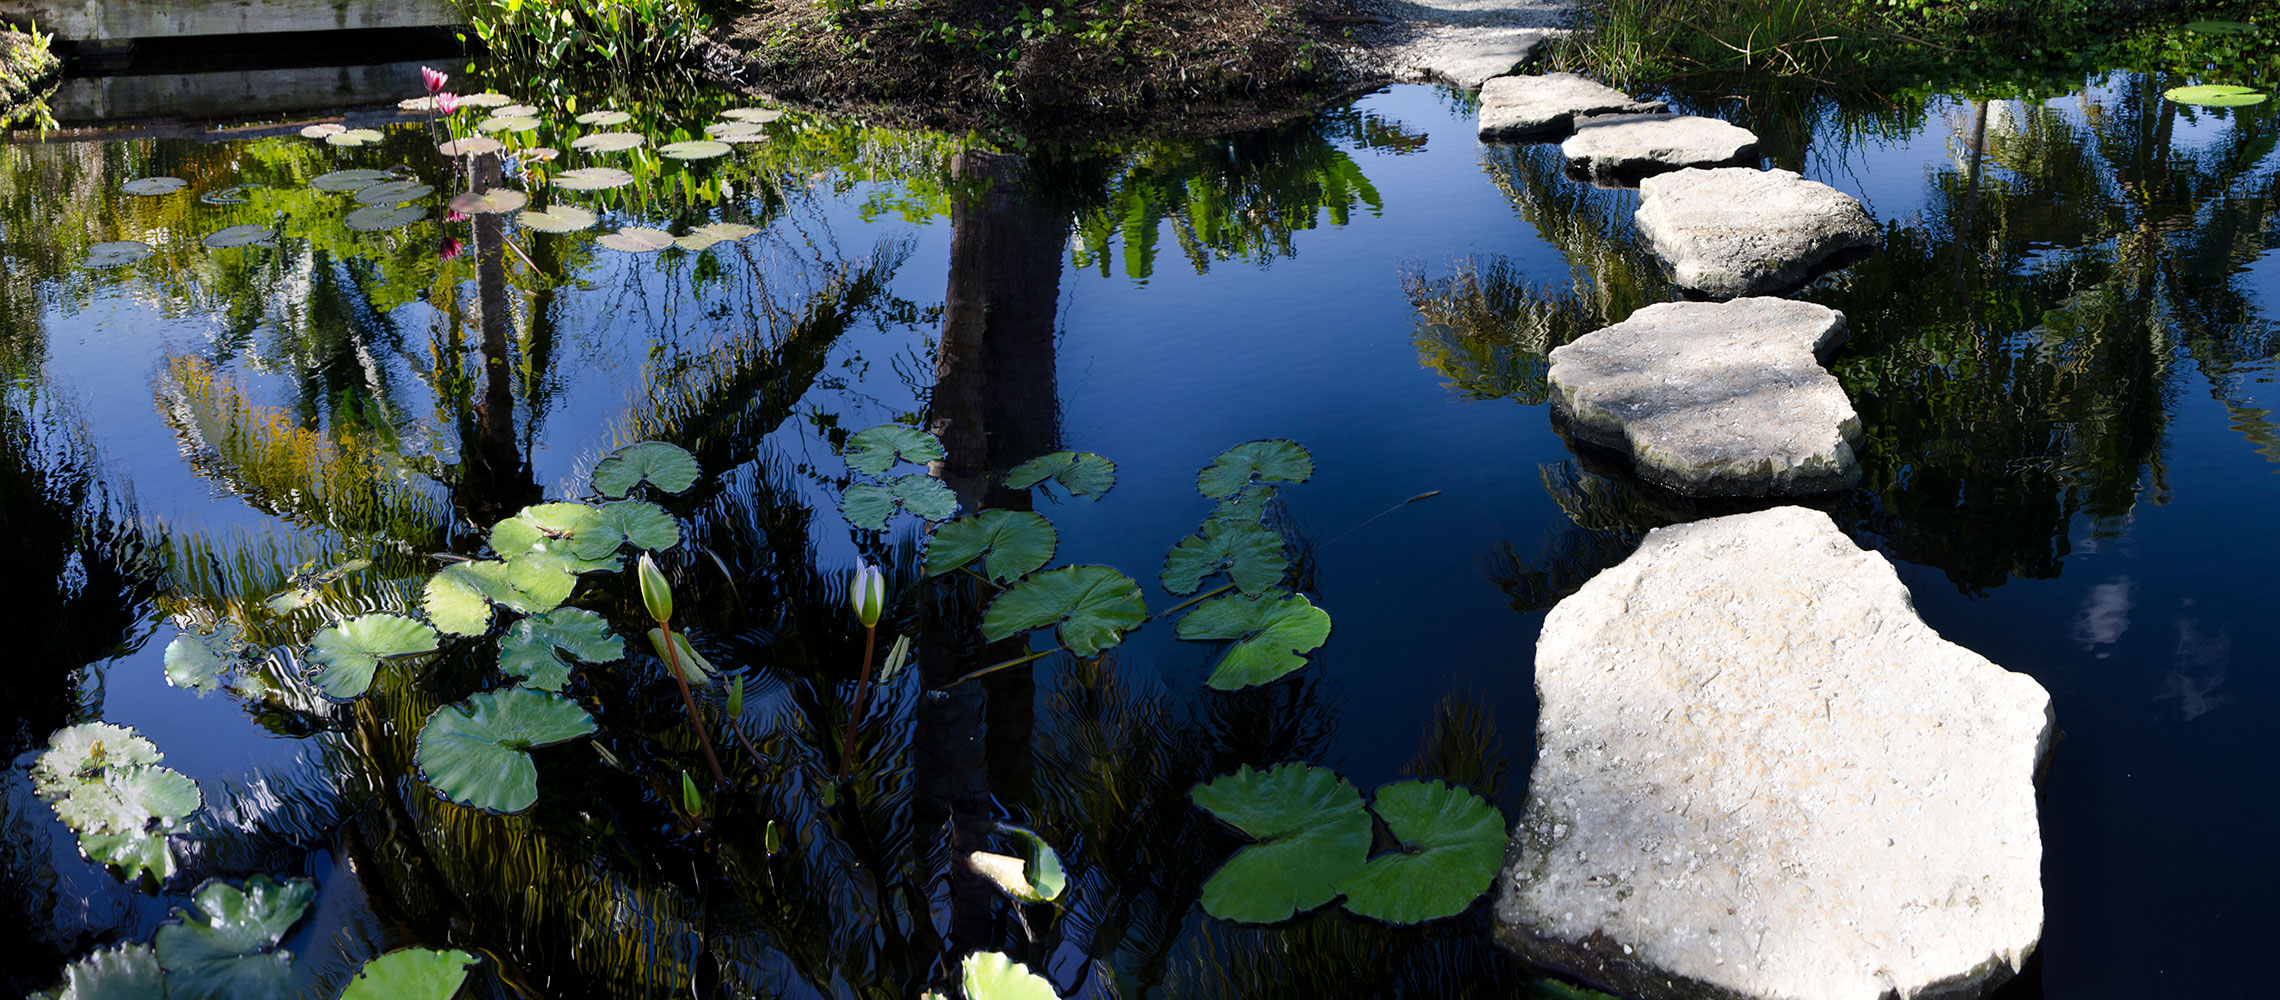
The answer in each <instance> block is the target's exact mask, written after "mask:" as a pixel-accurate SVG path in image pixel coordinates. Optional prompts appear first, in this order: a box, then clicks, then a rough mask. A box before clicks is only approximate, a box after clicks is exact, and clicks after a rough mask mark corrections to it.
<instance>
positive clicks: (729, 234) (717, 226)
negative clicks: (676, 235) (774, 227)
mask: <svg viewBox="0 0 2280 1000" xmlns="http://www.w3.org/2000/svg"><path fill="white" fill-rule="evenodd" d="M689 231H690V232H692V233H703V234H704V235H706V236H710V237H712V238H714V239H717V240H720V241H721V242H723V243H728V242H734V241H736V240H743V239H749V238H751V237H754V236H758V235H760V227H758V226H747V225H745V224H744V223H741V222H708V223H705V224H704V225H701V226H698V227H696V228H695V229H691V230H689Z"/></svg>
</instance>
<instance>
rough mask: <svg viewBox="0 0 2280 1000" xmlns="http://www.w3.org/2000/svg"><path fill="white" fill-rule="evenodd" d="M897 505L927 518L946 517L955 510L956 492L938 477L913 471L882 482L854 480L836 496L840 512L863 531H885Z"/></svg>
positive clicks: (939, 519)
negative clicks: (853, 482)
mask: <svg viewBox="0 0 2280 1000" xmlns="http://www.w3.org/2000/svg"><path fill="white" fill-rule="evenodd" d="M897 508H901V509H903V510H907V511H910V512H911V513H913V514H916V515H918V516H919V517H922V518H925V519H926V520H929V521H943V520H948V519H949V517H950V516H951V515H953V514H956V513H958V495H957V494H955V493H952V492H950V487H948V486H945V485H943V484H942V481H941V480H939V479H936V478H934V477H932V476H928V475H925V474H923V473H913V474H911V475H907V476H896V477H895V478H893V479H889V480H887V481H885V482H883V483H876V484H874V483H856V484H855V485H853V486H849V487H848V488H847V491H846V492H845V493H842V494H840V496H839V513H840V516H842V517H845V518H846V519H847V523H848V524H851V525H854V526H855V527H856V528H858V529H860V530H864V531H885V530H886V528H887V522H888V521H889V520H890V519H892V518H893V517H894V516H895V510H896V509H897Z"/></svg>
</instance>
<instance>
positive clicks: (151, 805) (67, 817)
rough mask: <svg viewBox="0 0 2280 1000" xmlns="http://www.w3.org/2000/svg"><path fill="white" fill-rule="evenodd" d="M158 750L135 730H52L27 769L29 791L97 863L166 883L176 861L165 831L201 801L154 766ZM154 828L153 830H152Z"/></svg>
mask: <svg viewBox="0 0 2280 1000" xmlns="http://www.w3.org/2000/svg"><path fill="white" fill-rule="evenodd" d="M164 758H165V755H164V754H161V753H159V751H158V747H157V746H155V745H153V744H152V743H151V742H150V741H149V740H147V739H144V738H143V737H142V736H140V735H137V734H136V733H135V731H134V730H132V729H128V728H126V727H124V726H116V725H112V724H110V723H107V722H89V723H82V724H80V725H76V726H69V727H66V728H64V729H60V730H57V731H56V732H55V733H54V734H53V735H51V736H49V737H48V749H47V750H46V751H45V752H43V753H42V754H40V756H39V758H38V759H37V760H35V761H33V763H32V771H31V777H32V790H33V791H34V792H35V793H36V794H38V795H39V797H40V798H41V799H42V800H44V801H46V802H47V803H48V804H50V805H51V806H53V807H54V808H55V813H56V817H57V818H59V819H61V820H63V822H64V825H66V826H69V827H71V829H72V831H73V832H74V833H77V834H78V835H79V846H80V850H82V851H84V852H85V853H86V854H87V856H88V857H89V858H91V859H93V860H95V861H97V862H100V863H103V864H107V865H116V866H118V867H120V868H122V869H125V871H126V873H127V877H128V878H129V879H134V878H138V877H139V876H140V873H141V872H145V871H147V872H149V873H150V874H152V875H154V876H156V877H158V878H159V879H162V880H163V879H165V878H166V877H167V876H169V875H172V874H173V873H174V855H173V852H172V851H170V850H169V849H168V848H167V846H166V836H165V834H164V832H163V831H164V829H165V828H166V827H170V826H173V825H174V824H175V823H177V822H180V821H181V820H182V819H183V818H185V817H187V816H189V815H190V814H191V813H193V812H196V811H198V807H199V806H200V805H202V804H203V803H204V798H203V796H201V795H200V794H199V791H198V783H197V782H195V781H192V780H190V779H189V778H188V777H185V776H184V775H183V774H182V773H181V772H179V771H175V770H173V769H172V768H168V767H163V766H160V765H159V761H161V760H163V759H164ZM153 826H156V827H158V829H155V830H154V829H152V827H153Z"/></svg>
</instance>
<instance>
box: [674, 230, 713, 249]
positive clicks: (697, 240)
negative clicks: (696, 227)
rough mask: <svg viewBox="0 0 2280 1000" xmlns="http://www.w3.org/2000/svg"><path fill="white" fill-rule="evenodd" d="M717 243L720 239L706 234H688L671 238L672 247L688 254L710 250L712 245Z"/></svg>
mask: <svg viewBox="0 0 2280 1000" xmlns="http://www.w3.org/2000/svg"><path fill="white" fill-rule="evenodd" d="M719 242H720V237H718V236H712V235H709V234H706V233H688V234H686V235H683V236H675V237H673V245H674V246H677V247H680V248H681V249H683V250H687V251H688V252H690V253H703V252H705V251H707V250H710V249H712V248H713V245H714V244H716V243H719Z"/></svg>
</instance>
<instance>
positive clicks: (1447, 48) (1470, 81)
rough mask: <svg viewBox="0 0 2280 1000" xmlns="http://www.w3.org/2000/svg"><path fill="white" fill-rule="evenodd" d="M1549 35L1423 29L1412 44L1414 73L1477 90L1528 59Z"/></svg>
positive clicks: (1541, 33) (1538, 32)
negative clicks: (1429, 30) (1426, 30)
mask: <svg viewBox="0 0 2280 1000" xmlns="http://www.w3.org/2000/svg"><path fill="white" fill-rule="evenodd" d="M1550 37H1551V32H1548V31H1529V30H1514V31H1486V30H1481V29H1443V30H1440V31H1432V32H1425V33H1422V34H1421V37H1420V38H1419V40H1418V41H1416V42H1413V43H1412V52H1411V53H1410V54H1411V56H1412V57H1413V58H1415V59H1416V60H1417V66H1416V69H1415V73H1414V75H1415V76H1416V77H1417V78H1419V79H1423V80H1427V81H1437V82H1440V83H1448V84H1453V85H1455V86H1458V87H1462V88H1464V89H1466V90H1478V89H1480V86H1481V85H1482V84H1484V83H1487V82H1488V81H1489V80H1490V79H1492V78H1495V77H1499V76H1503V75H1504V74H1506V73H1510V72H1512V71H1513V69H1515V68H1517V67H1518V66H1519V65H1520V64H1521V63H1524V62H1527V61H1528V59H1529V57H1530V56H1533V55H1535V54H1536V49H1537V47H1539V46H1541V45H1543V44H1544V40H1545V39H1548V38H1550Z"/></svg>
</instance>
